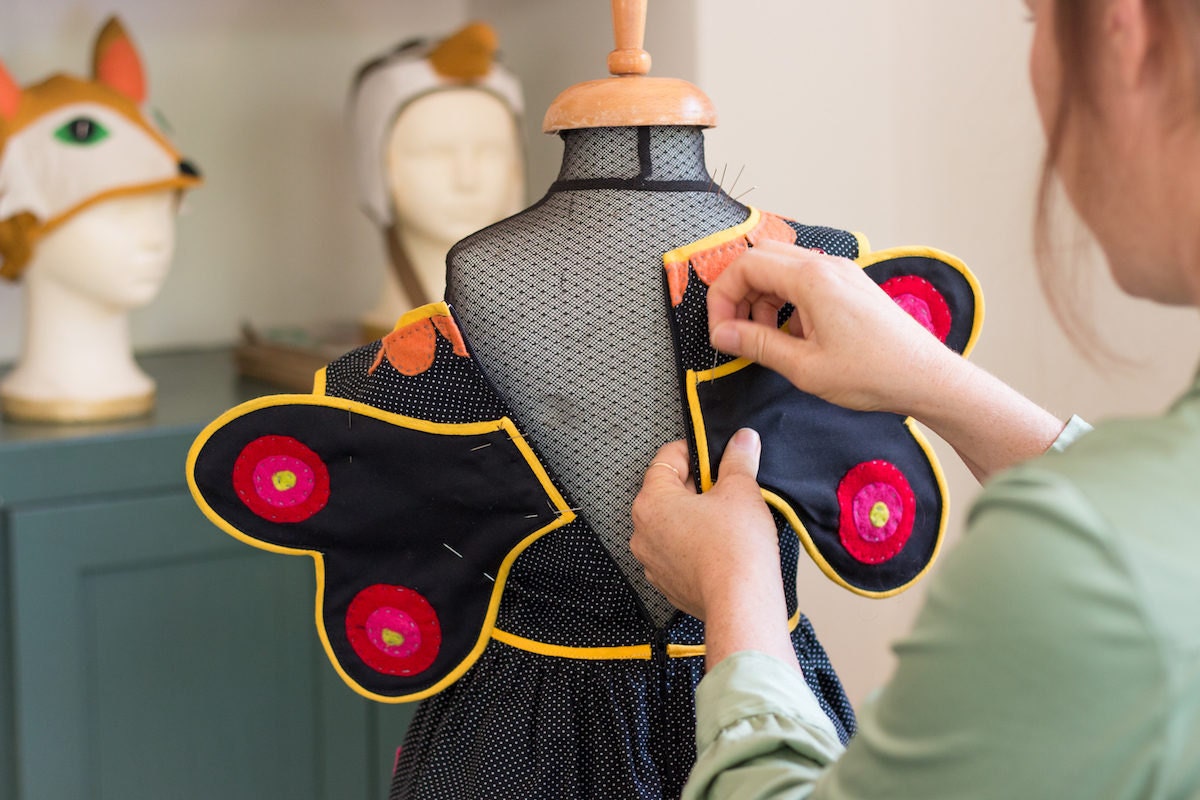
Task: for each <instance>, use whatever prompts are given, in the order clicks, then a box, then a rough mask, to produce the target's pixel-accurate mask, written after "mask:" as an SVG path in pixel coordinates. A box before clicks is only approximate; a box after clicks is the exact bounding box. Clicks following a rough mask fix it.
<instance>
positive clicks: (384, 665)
mask: <svg viewBox="0 0 1200 800" xmlns="http://www.w3.org/2000/svg"><path fill="white" fill-rule="evenodd" d="M346 638H348V639H349V640H350V646H351V647H353V648H354V652H355V653H357V654H358V657H359V658H361V659H362V660H363V663H365V664H366V665H367V666H369V667H370V668H371V669H373V670H375V671H376V672H381V673H383V674H385V675H418V674H420V673H422V672H424V671H425V670H427V669H429V667H430V665H432V664H433V662H434V660H435V659H436V658H437V654H438V650H440V649H441V646H442V626H441V623H440V622H438V617H437V612H435V611H434V610H433V606H431V605H430V604H429V601H428V600H426V599H425V598H424V597H422V596H421V594H420V592H417V591H415V590H413V589H409V588H408V587H407V586H389V585H387V584H384V583H377V584H375V585H374V586H368V587H367V588H366V589H363V590H362V591H361V592H359V593H358V594H357V595H355V597H354V599H353V600H352V601H350V608H349V609H347V611H346Z"/></svg>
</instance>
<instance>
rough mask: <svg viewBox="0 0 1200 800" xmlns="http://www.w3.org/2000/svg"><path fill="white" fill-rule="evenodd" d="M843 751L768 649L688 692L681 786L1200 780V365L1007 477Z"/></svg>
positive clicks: (1159, 793) (1139, 790)
mask: <svg viewBox="0 0 1200 800" xmlns="http://www.w3.org/2000/svg"><path fill="white" fill-rule="evenodd" d="M930 581H931V583H930V588H929V594H928V597H927V600H926V603H925V605H924V607H923V608H922V610H921V612H920V614H919V615H918V617H917V620H916V622H915V624H914V628H913V630H912V632H911V633H910V634H909V635H908V636H907V637H905V638H904V639H903V640H901V641H900V642H899V643H898V644H897V645H896V648H895V649H896V655H897V667H896V672H895V674H894V676H893V678H892V680H891V681H890V682H889V683H888V684H887V686H885V687H884V688H883V689H882V690H881V691H880V692H879V693H878V694H877V695H876V696H875V697H874V698H873V699H872V701H870V702H869V703H867V704H866V707H865V708H864V709H863V711H862V712H861V713H860V715H859V731H858V734H857V735H856V737H855V738H854V739H853V740H852V741H851V742H850V744H849V746H847V747H846V748H843V747H842V746H841V745H840V744H839V743H838V740H837V736H836V735H835V734H834V732H833V729H832V727H831V726H830V725H829V723H828V722H827V720H826V718H825V716H824V714H822V713H821V710H820V708H819V707H818V706H817V703H816V700H815V699H814V698H813V696H812V694H811V692H810V691H809V689H808V687H807V686H806V685H805V683H804V681H803V679H802V678H801V676H800V674H799V673H798V672H796V671H795V670H794V669H793V668H790V667H788V666H786V665H785V664H783V663H782V662H779V661H777V660H774V659H772V658H770V657H769V656H766V655H764V654H761V653H755V652H742V653H737V654H734V655H733V656H731V657H730V658H728V659H726V660H725V661H723V662H722V663H721V664H719V665H718V666H717V667H716V668H715V669H713V671H712V672H711V673H710V674H709V675H708V676H706V677H705V678H704V680H703V681H702V682H701V684H700V687H699V689H698V690H697V697H696V704H697V714H698V716H697V742H698V759H697V763H696V767H695V769H694V770H693V772H692V777H691V780H690V782H689V783H688V786H687V788H686V789H685V791H684V797H685V798H701V797H703V798H723V797H731V798H732V797H736V798H747V799H749V798H765V797H772V798H776V797H787V798H809V797H811V798H829V799H830V800H849V799H850V798H854V799H855V800H865V799H866V798H872V799H876V798H877V799H880V800H882V799H883V798H887V800H906V799H907V798H914V800H915V799H916V798H920V799H921V800H938V799H943V798H950V799H952V800H975V799H982V798H1004V800H1012V799H1013V798H1021V800H1033V799H1034V798H1047V799H1052V800H1074V798H1086V800H1092V799H1093V798H1121V799H1124V798H1164V800H1166V799H1167V798H1171V799H1174V798H1195V797H1200V382H1198V383H1197V384H1193V386H1192V388H1191V390H1190V391H1189V392H1188V393H1187V394H1186V395H1184V396H1183V397H1182V398H1181V399H1180V400H1179V401H1178V402H1177V403H1176V404H1175V405H1174V406H1173V407H1172V408H1171V410H1170V411H1169V412H1168V413H1167V414H1165V415H1164V416H1162V417H1157V418H1151V419H1140V420H1122V421H1115V422H1111V423H1106V424H1104V425H1101V426H1099V427H1097V428H1096V430H1095V431H1092V432H1090V433H1087V434H1086V435H1084V436H1082V437H1081V438H1079V440H1078V441H1076V442H1074V443H1073V444H1072V445H1071V446H1070V447H1069V448H1067V449H1065V450H1062V451H1053V452H1049V453H1047V454H1046V455H1044V456H1042V457H1040V458H1038V459H1035V460H1034V461H1031V462H1029V463H1027V464H1025V465H1022V466H1020V467H1017V468H1015V469H1013V470H1010V471H1008V472H1006V473H1004V474H1003V475H1001V476H998V477H997V478H996V479H995V480H994V481H993V482H992V483H991V484H990V485H989V486H988V487H987V488H986V489H985V490H984V492H983V493H982V494H981V495H980V498H979V500H978V501H977V502H976V504H975V506H974V508H973V509H972V512H971V514H970V518H969V520H968V526H967V535H966V536H965V537H964V538H963V540H962V542H960V543H959V544H958V546H957V547H956V548H955V549H954V550H953V552H951V553H949V554H948V555H947V556H946V557H945V560H944V562H943V563H942V564H941V565H940V568H939V569H938V571H937V573H936V574H935V575H934V576H933V577H932V578H931V579H930Z"/></svg>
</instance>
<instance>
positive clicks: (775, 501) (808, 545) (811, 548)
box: [761, 417, 950, 600]
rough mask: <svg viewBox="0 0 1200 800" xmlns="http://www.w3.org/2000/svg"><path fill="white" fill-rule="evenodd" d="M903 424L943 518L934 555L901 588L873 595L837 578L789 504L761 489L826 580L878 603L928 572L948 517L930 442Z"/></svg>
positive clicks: (942, 481)
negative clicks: (933, 484)
mask: <svg viewBox="0 0 1200 800" xmlns="http://www.w3.org/2000/svg"><path fill="white" fill-rule="evenodd" d="M904 424H905V425H906V426H908V430H909V432H910V433H911V434H912V435H913V438H914V439H916V440H917V444H918V445H920V447H921V449H922V450H924V451H925V455H926V457H927V458H928V459H929V464H930V467H932V469H933V475H934V479H935V480H936V481H937V485H938V492H939V494H941V496H942V517H941V519H939V520H938V532H937V538H936V539H935V541H934V545H933V553H931V554H930V556H929V561H928V562H926V564H925V566H924V567H923V568H922V569H921V571H920V572H918V573H917V574H916V575H914V576H913V578H912V580H910V581H909V582H908V583H906V584H904V585H902V586H897V587H896V588H894V589H888V590H887V591H883V592H873V591H871V590H869V589H863V588H860V587H858V586H854V585H852V584H850V583H848V582H846V580H845V579H844V578H843V577H842V576H841V575H839V574H838V573H837V572H836V571H835V570H834V569H833V567H832V566H830V565H829V562H828V561H826V560H825V557H824V556H823V555H821V551H820V550H819V549H817V545H816V543H814V542H813V539H812V536H811V535H810V534H809V532H808V530H807V529H806V528H805V527H804V524H803V523H802V522H801V521H800V517H799V516H797V514H796V512H795V510H794V509H793V508H792V507H791V505H790V504H789V503H788V502H787V501H786V500H784V499H783V498H782V497H780V496H779V495H777V494H775V493H774V492H772V491H769V490H767V489H762V490H761V491H762V496H763V499H764V500H766V501H767V505H769V506H771V507H772V508H774V509H775V510H776V511H778V512H779V513H780V514H783V516H784V517H785V518H786V519H787V521H788V522H789V523H790V524H791V526H792V529H793V530H795V531H796V535H797V536H799V537H800V543H801V544H803V545H804V550H805V551H806V552H807V553H808V555H809V557H810V558H811V559H812V560H813V562H814V563H816V565H817V566H818V567H820V569H821V572H823V573H825V576H826V577H828V578H829V579H830V580H831V581H833V582H834V583H836V584H837V585H838V586H841V587H842V588H844V589H849V590H850V591H852V592H854V593H855V594H857V595H861V596H863V597H870V598H874V599H877V600H882V599H884V598H888V597H895V596H896V595H898V594H900V593H901V592H904V591H906V590H907V589H909V588H911V587H912V586H913V584H915V583H917V582H918V581H920V580H921V579H922V578H924V577H925V574H926V573H927V572H929V570H930V568H931V567H933V563H934V562H935V561H937V559H938V555H940V554H941V551H942V542H943V540H944V539H945V536H946V523H947V521H948V520H949V518H950V495H949V494H948V493H947V492H946V476H945V473H943V472H942V465H941V462H940V461H938V457H937V454H935V453H934V452H933V448H931V447H930V446H929V440H928V439H926V438H925V436H924V435H923V434H922V433H921V431H920V430H918V429H917V427H916V424H915V423H914V422H913V420H912V418H911V417H910V418H908V419H906V420H905V421H904Z"/></svg>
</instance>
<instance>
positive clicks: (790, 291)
mask: <svg viewBox="0 0 1200 800" xmlns="http://www.w3.org/2000/svg"><path fill="white" fill-rule="evenodd" d="M787 303H791V304H792V305H793V306H794V307H795V309H796V310H795V312H794V313H793V314H792V316H791V319H790V320H789V321H788V324H787V326H786V328H787V330H781V329H779V328H777V327H776V324H777V320H778V313H779V310H780V308H782V307H783V306H784V305H785V304H787ZM708 320H709V322H708V324H709V330H710V331H711V333H712V343H713V346H714V347H716V348H717V349H718V350H720V351H722V352H724V353H729V354H731V355H736V356H743V357H745V358H749V359H751V360H753V361H756V362H758V363H759V364H762V365H763V366H764V367H767V368H769V369H773V370H775V371H776V372H778V373H780V374H782V375H783V376H784V377H786V378H787V379H788V380H790V381H791V382H792V383H793V384H795V385H796V386H797V387H799V388H800V389H803V390H804V391H806V392H808V393H810V394H814V395H817V396H818V397H821V398H823V399H825V400H828V401H829V402H831V403H835V404H837V405H840V406H844V407H846V408H851V409H855V410H858V411H890V412H893V413H896V414H901V415H904V416H910V417H913V418H914V419H916V420H917V421H919V422H921V423H922V424H924V425H927V426H928V427H929V428H931V429H932V430H933V431H934V432H935V433H936V434H938V436H940V437H941V438H942V439H944V440H945V441H946V442H947V443H948V444H950V446H951V447H953V448H954V449H955V450H956V451H957V452H958V454H959V456H960V457H961V458H962V459H963V462H964V463H965V464H966V465H967V467H968V468H969V469H970V470H971V472H972V473H973V474H974V475H975V477H976V478H977V479H979V480H980V481H982V480H985V479H986V478H987V477H988V476H990V475H991V474H993V473H994V472H997V471H999V470H1001V469H1006V468H1007V467H1010V466H1012V465H1014V464H1017V463H1019V462H1021V461H1024V460H1025V459H1028V458H1031V457H1033V456H1036V455H1039V454H1041V453H1043V452H1045V451H1046V449H1047V448H1048V447H1049V446H1050V445H1051V444H1053V442H1054V440H1055V439H1056V438H1057V437H1058V434H1059V433H1060V432H1061V431H1062V429H1063V424H1064V423H1063V422H1062V420H1060V419H1058V418H1057V417H1055V416H1053V415H1051V414H1050V413H1048V412H1047V411H1045V410H1043V409H1042V408H1040V407H1038V406H1037V405H1036V404H1034V403H1032V402H1031V401H1030V400H1028V399H1027V398H1025V397H1024V396H1023V395H1021V394H1020V393H1019V392H1017V391H1015V390H1014V389H1012V388H1011V387H1009V386H1008V385H1007V384H1005V383H1003V382H1002V381H1000V380H997V379H996V378H995V377H993V376H992V375H990V374H989V373H987V372H986V371H984V370H982V369H980V368H978V367H975V366H973V365H972V364H971V363H970V362H968V361H967V360H966V359H964V358H962V357H960V356H959V355H958V354H957V353H955V352H954V351H953V350H950V349H949V348H948V347H946V346H945V345H943V344H942V343H941V342H940V341H938V339H937V337H935V336H933V334H931V333H930V332H929V331H928V330H926V329H925V328H924V327H923V326H922V325H921V324H920V323H918V322H917V321H916V320H915V319H913V318H912V317H911V316H909V315H908V314H907V313H906V312H905V311H904V310H903V309H901V308H900V306H898V305H897V304H896V303H895V301H893V300H892V298H891V297H889V296H888V295H887V293H885V292H884V291H883V290H882V289H881V288H880V287H879V286H878V284H876V283H875V282H874V281H873V280H871V278H870V277H869V276H867V274H866V273H864V272H863V270H862V268H861V267H859V266H858V265H857V264H855V263H854V262H852V261H848V260H846V259H844V258H834V257H832V256H827V255H822V254H820V253H816V252H813V251H811V250H805V249H803V248H801V247H794V246H792V245H785V244H781V243H779V242H763V243H762V244H760V245H759V246H757V247H754V248H751V249H750V250H749V251H747V252H746V253H744V254H742V255H741V256H739V257H738V258H737V259H736V260H734V262H733V263H732V264H730V265H729V267H728V268H726V270H725V272H724V273H722V275H721V277H719V278H718V279H717V280H716V281H714V282H713V284H712V286H711V287H709V290H708Z"/></svg>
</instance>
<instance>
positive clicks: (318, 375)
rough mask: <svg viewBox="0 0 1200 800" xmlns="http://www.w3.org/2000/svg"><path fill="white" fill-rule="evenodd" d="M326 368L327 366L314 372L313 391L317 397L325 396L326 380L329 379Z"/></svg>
mask: <svg viewBox="0 0 1200 800" xmlns="http://www.w3.org/2000/svg"><path fill="white" fill-rule="evenodd" d="M325 370H326V368H325V367H321V368H320V369H319V370H317V371H316V372H315V373H314V374H313V391H312V393H313V394H314V395H316V396H317V397H324V396H325V390H326V386H325V382H326V379H327V376H326V374H325Z"/></svg>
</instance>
